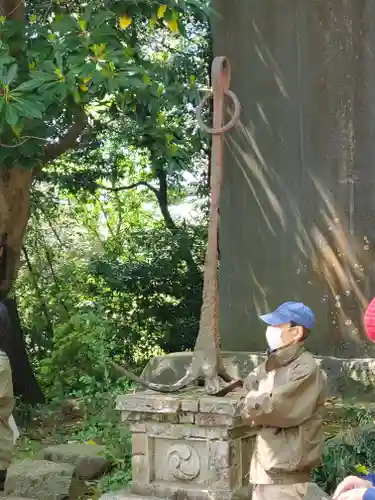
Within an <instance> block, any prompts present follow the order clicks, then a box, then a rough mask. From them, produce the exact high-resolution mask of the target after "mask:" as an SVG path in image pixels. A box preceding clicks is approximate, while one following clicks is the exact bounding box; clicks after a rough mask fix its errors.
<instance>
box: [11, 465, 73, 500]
mask: <svg viewBox="0 0 375 500" xmlns="http://www.w3.org/2000/svg"><path fill="white" fill-rule="evenodd" d="M81 491H82V483H81V481H80V480H79V479H78V477H76V476H75V474H74V466H73V465H70V464H62V463H56V462H49V461H47V460H22V461H21V462H16V463H14V464H12V465H11V466H10V467H9V469H8V475H7V480H6V483H5V495H6V497H8V500H9V497H15V498H17V497H20V498H23V499H25V498H29V499H32V498H37V499H38V500H63V499H71V500H73V499H76V498H78V494H79V493H80V492H81Z"/></svg>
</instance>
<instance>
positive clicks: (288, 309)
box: [239, 302, 326, 500]
mask: <svg viewBox="0 0 375 500" xmlns="http://www.w3.org/2000/svg"><path fill="white" fill-rule="evenodd" d="M260 319H261V320H262V321H263V322H264V323H266V325H267V329H266V339H267V343H268V346H269V349H268V355H267V359H266V361H265V362H264V363H262V364H261V365H260V366H258V367H257V368H256V369H255V370H254V371H253V372H252V373H250V375H249V376H248V377H247V378H246V380H245V383H244V386H245V388H246V390H247V391H248V393H247V396H246V397H245V398H244V399H243V400H242V401H241V403H240V408H239V410H240V413H241V416H242V418H243V420H244V423H246V424H248V425H251V426H253V427H256V428H257V437H256V441H255V447H254V453H253V457H252V461H251V466H250V483H251V484H252V485H253V486H254V490H253V500H273V499H275V500H276V499H277V500H287V499H290V500H292V499H295V500H299V499H302V498H303V497H304V496H305V493H306V491H307V487H308V483H309V482H310V481H311V473H312V470H313V469H314V468H315V467H316V466H317V465H319V464H320V463H321V460H322V456H323V444H324V436H323V428H322V418H321V416H320V412H319V409H320V408H321V407H322V406H323V405H324V400H325V393H326V381H325V378H324V376H323V373H322V372H321V370H320V369H319V367H318V366H317V364H316V361H315V359H314V357H313V355H312V354H311V353H309V352H308V351H306V350H305V347H304V340H305V338H306V337H307V336H308V335H309V333H310V331H311V330H312V328H313V327H314V325H315V317H314V314H313V312H312V311H311V309H310V308H309V307H307V306H306V305H305V304H302V303H301V302H285V303H284V304H281V305H280V306H279V307H278V308H277V309H276V310H275V311H274V312H272V313H269V314H265V315H263V316H261V317H260Z"/></svg>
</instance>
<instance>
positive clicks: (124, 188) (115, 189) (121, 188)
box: [97, 181, 159, 196]
mask: <svg viewBox="0 0 375 500" xmlns="http://www.w3.org/2000/svg"><path fill="white" fill-rule="evenodd" d="M139 186H144V187H146V188H147V189H150V191H152V192H153V193H154V194H155V196H158V194H159V191H158V189H157V188H155V187H154V186H151V184H149V183H148V182H146V181H138V182H134V183H133V184H129V185H128V186H118V187H107V186H102V185H101V184H97V187H98V189H105V190H106V191H112V192H113V193H118V192H119V191H127V190H129V189H135V188H137V187H139Z"/></svg>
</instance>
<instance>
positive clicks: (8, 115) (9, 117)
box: [5, 102, 19, 127]
mask: <svg viewBox="0 0 375 500" xmlns="http://www.w3.org/2000/svg"><path fill="white" fill-rule="evenodd" d="M18 117H19V116H18V111H17V108H16V107H15V106H14V105H13V104H12V103H9V102H7V103H6V105H5V120H6V121H7V123H8V124H9V125H10V126H11V127H14V126H15V125H16V124H17V122H18Z"/></svg>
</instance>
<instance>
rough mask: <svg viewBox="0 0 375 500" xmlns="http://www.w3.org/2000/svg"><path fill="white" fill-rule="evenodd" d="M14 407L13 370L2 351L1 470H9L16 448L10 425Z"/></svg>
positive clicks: (0, 357) (0, 366)
mask: <svg viewBox="0 0 375 500" xmlns="http://www.w3.org/2000/svg"><path fill="white" fill-rule="evenodd" d="M13 405H14V396H13V381H12V370H11V367H10V364H9V359H8V357H7V355H6V354H5V353H4V352H3V351H1V350H0V470H6V469H8V467H9V465H10V463H11V459H12V451H13V446H14V435H13V431H12V429H11V427H10V425H9V419H10V417H11V415H12V411H13Z"/></svg>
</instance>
